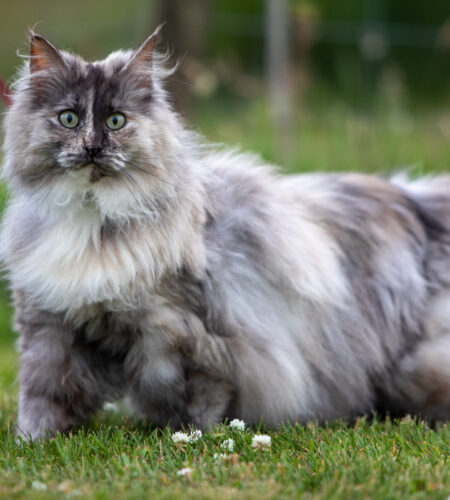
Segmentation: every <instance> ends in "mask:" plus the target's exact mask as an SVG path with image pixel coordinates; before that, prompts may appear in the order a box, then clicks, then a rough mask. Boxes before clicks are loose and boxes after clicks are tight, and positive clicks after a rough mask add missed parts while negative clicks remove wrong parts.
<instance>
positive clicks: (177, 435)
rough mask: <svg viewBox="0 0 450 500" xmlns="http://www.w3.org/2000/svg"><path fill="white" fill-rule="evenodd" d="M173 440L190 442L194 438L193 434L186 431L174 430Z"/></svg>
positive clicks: (175, 441)
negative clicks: (190, 434)
mask: <svg viewBox="0 0 450 500" xmlns="http://www.w3.org/2000/svg"><path fill="white" fill-rule="evenodd" d="M172 441H173V442H174V443H190V442H191V441H192V439H191V436H189V434H186V433H185V432H174V433H173V434H172Z"/></svg>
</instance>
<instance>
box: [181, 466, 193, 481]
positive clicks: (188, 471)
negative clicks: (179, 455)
mask: <svg viewBox="0 0 450 500" xmlns="http://www.w3.org/2000/svg"><path fill="white" fill-rule="evenodd" d="M177 476H180V477H189V478H190V477H192V469H191V468H190V467H185V468H184V469H180V470H179V471H177Z"/></svg>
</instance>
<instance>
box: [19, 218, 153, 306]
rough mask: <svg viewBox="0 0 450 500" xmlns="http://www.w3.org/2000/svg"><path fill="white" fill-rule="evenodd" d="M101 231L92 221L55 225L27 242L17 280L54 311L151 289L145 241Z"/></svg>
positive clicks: (129, 297) (132, 298) (149, 255)
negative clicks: (32, 240)
mask: <svg viewBox="0 0 450 500" xmlns="http://www.w3.org/2000/svg"><path fill="white" fill-rule="evenodd" d="M101 230H102V229H101V227H100V226H98V227H96V226H94V225H93V224H92V223H91V224H85V225H83V224H70V223H67V224H64V223H59V224H56V225H54V226H53V227H51V228H50V229H48V230H47V231H45V232H44V233H43V234H41V235H40V236H39V237H38V238H37V240H36V241H35V242H33V243H32V244H31V245H29V247H28V249H27V252H24V253H23V256H22V257H21V259H20V261H18V263H17V265H16V266H14V269H13V270H12V271H13V272H12V274H13V279H14V280H15V281H16V283H18V284H19V285H20V286H21V287H22V288H24V289H25V290H26V291H27V292H28V293H29V294H30V295H31V296H33V298H34V300H35V301H36V302H37V303H38V304H39V305H40V306H41V307H43V308H45V309H50V310H53V311H60V312H62V311H75V310H78V309H80V308H84V307H86V306H90V305H95V304H110V305H112V304H114V303H116V304H117V305H118V304H119V303H124V302H131V303H132V302H133V301H135V300H137V298H138V297H140V296H142V290H143V289H149V288H151V287H152V283H153V279H154V275H153V269H151V268H150V266H149V262H151V261H152V249H151V248H150V245H149V244H148V242H147V241H137V240H136V239H134V238H132V237H131V236H129V237H127V235H125V234H121V235H115V237H111V236H110V235H109V236H107V237H104V236H103V235H102V234H101ZM130 305H131V304H130Z"/></svg>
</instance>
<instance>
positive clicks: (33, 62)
mask: <svg viewBox="0 0 450 500" xmlns="http://www.w3.org/2000/svg"><path fill="white" fill-rule="evenodd" d="M57 66H59V67H61V66H64V60H63V58H62V56H61V54H60V53H59V51H58V49H57V48H56V47H54V46H53V45H52V44H51V43H50V42H49V41H48V40H47V39H45V38H44V37H43V36H41V35H38V34H37V33H35V32H34V31H31V30H30V71H31V73H34V72H36V71H43V70H46V69H51V68H52V67H57Z"/></svg>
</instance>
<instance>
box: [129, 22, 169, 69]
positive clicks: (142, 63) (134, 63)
mask: <svg viewBox="0 0 450 500" xmlns="http://www.w3.org/2000/svg"><path fill="white" fill-rule="evenodd" d="M163 26H164V24H160V25H159V26H158V27H157V28H156V29H155V31H154V32H153V33H152V34H151V35H150V36H149V37H148V38H147V40H145V42H144V43H143V44H142V45H141V46H140V47H139V48H137V49H136V50H135V51H134V54H133V55H132V56H131V59H130V60H129V61H128V63H127V65H126V66H125V68H126V69H128V70H129V69H145V68H146V67H148V66H150V65H151V63H152V60H153V53H154V51H155V47H156V44H157V43H158V41H159V38H160V33H161V30H162V28H163Z"/></svg>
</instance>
